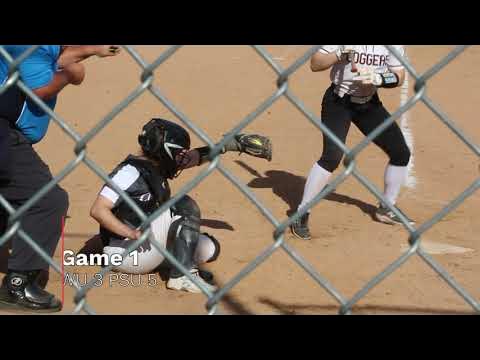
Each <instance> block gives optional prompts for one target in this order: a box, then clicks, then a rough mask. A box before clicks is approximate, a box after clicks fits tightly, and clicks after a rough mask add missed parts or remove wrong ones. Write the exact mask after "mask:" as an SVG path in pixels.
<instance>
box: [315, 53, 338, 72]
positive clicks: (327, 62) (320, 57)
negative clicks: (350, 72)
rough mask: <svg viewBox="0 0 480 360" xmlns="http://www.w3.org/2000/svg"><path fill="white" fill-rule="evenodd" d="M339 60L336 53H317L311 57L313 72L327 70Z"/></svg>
mask: <svg viewBox="0 0 480 360" xmlns="http://www.w3.org/2000/svg"><path fill="white" fill-rule="evenodd" d="M337 62H338V57H337V55H336V54H335V53H333V52H332V53H329V54H323V53H320V52H317V53H315V55H313V56H312V58H311V59H310V69H311V70H312V71H313V72H318V71H325V70H328V69H330V68H331V67H332V66H333V65H335V64H336V63H337Z"/></svg>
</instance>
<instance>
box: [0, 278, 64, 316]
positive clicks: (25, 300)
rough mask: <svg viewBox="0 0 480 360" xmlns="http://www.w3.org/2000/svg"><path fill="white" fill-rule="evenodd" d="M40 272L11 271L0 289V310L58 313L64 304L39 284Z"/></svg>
mask: <svg viewBox="0 0 480 360" xmlns="http://www.w3.org/2000/svg"><path fill="white" fill-rule="evenodd" d="M39 273H40V271H38V270H37V271H15V270H9V271H8V273H7V275H5V277H4V278H3V281H2V285H1V287H0V309H6V310H16V311H27V312H28V311H30V312H57V311H60V310H62V303H61V302H60V300H58V299H57V298H55V296H54V295H52V294H50V293H49V292H47V291H45V290H43V289H42V288H41V287H40V286H39V284H38V275H39Z"/></svg>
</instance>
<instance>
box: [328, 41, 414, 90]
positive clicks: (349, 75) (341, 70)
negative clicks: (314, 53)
mask: <svg viewBox="0 0 480 360" xmlns="http://www.w3.org/2000/svg"><path fill="white" fill-rule="evenodd" d="M392 46H393V47H394V48H395V49H396V50H397V51H398V52H399V53H400V55H402V56H404V55H405V46H404V45H392ZM339 48H340V49H342V50H343V49H351V50H354V55H353V62H354V63H355V64H356V66H357V68H358V69H360V68H369V69H371V70H373V71H375V72H376V73H379V74H383V73H385V72H387V71H388V70H391V69H402V68H403V65H402V64H401V63H400V61H399V60H398V59H397V58H396V57H395V56H394V55H393V54H391V53H390V51H389V50H388V49H387V48H386V47H385V46H384V45H323V46H322V47H321V48H320V49H319V50H318V51H319V52H320V53H323V54H329V53H332V52H335V51H337V50H338V49H339ZM355 76H356V73H355V72H352V65H351V64H350V63H347V64H345V63H337V64H335V65H334V66H333V67H332V69H331V71H330V80H331V81H332V82H333V83H334V84H335V93H336V94H337V95H339V96H340V97H343V96H344V95H345V94H348V95H352V96H356V97H367V96H372V95H374V94H375V92H376V91H377V88H376V87H375V86H374V85H362V84H359V83H355V82H353V81H352V79H353V78H354V77H355Z"/></svg>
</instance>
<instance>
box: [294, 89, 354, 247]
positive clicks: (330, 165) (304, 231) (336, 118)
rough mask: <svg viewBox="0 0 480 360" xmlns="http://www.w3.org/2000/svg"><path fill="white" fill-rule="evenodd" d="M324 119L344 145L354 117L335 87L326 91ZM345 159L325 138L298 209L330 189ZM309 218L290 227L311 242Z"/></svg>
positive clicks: (326, 137) (297, 234)
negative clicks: (322, 191) (341, 162)
mask: <svg viewBox="0 0 480 360" xmlns="http://www.w3.org/2000/svg"><path fill="white" fill-rule="evenodd" d="M321 116H322V123H323V124H324V125H325V126H326V127H328V128H329V129H330V130H331V131H332V132H333V133H334V134H335V135H336V136H337V137H338V138H339V139H340V140H341V141H342V142H345V140H346V138H347V134H348V130H349V128H350V119H351V113H350V110H349V108H348V104H346V102H345V101H343V100H342V99H340V98H338V97H337V96H336V95H335V94H334V92H333V88H332V87H330V88H329V89H328V90H327V91H326V93H325V96H324V98H323V102H322V115H321ZM342 157H343V152H342V150H341V149H340V148H339V147H338V146H337V145H336V144H335V143H334V142H333V141H332V140H330V138H329V137H328V136H326V135H325V134H324V135H323V152H322V156H321V158H320V160H319V161H317V162H316V163H315V164H314V165H313V166H312V168H311V170H310V173H309V175H308V177H307V182H306V184H305V188H304V191H303V197H302V202H301V203H300V205H299V207H298V208H299V209H302V208H303V207H304V206H305V205H306V204H307V203H308V202H310V201H311V200H312V199H313V198H314V197H315V196H316V195H317V194H318V193H319V192H320V191H321V190H322V189H323V188H324V187H325V185H327V183H328V180H329V179H330V176H331V175H332V173H333V171H334V170H335V169H336V168H337V167H338V166H339V164H340V161H341V160H342ZM308 218H309V213H308V212H307V213H306V214H305V215H304V216H302V217H301V218H300V219H298V220H297V221H296V222H294V223H293V224H292V226H291V230H292V233H293V234H294V235H295V236H297V237H299V238H301V239H304V240H308V239H310V238H311V235H310V230H309V228H308Z"/></svg>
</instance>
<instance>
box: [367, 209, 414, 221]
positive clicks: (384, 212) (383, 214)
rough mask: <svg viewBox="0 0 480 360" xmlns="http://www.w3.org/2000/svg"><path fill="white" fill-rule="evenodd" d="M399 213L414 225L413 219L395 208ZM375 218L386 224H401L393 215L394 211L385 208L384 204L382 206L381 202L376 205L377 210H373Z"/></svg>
mask: <svg viewBox="0 0 480 360" xmlns="http://www.w3.org/2000/svg"><path fill="white" fill-rule="evenodd" d="M397 210H398V211H400V213H401V214H402V215H403V216H405V217H406V218H407V221H408V223H409V224H410V225H415V221H413V220H412V219H410V218H409V217H408V216H407V215H405V213H403V212H402V211H401V210H400V209H399V208H397ZM375 218H376V219H377V220H378V221H380V222H382V223H384V224H388V225H397V224H398V225H403V223H402V220H400V218H399V217H398V216H397V215H395V213H394V212H393V211H392V210H390V209H389V208H387V207H386V206H383V205H382V204H381V205H380V206H379V207H378V209H377V211H376V212H375Z"/></svg>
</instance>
